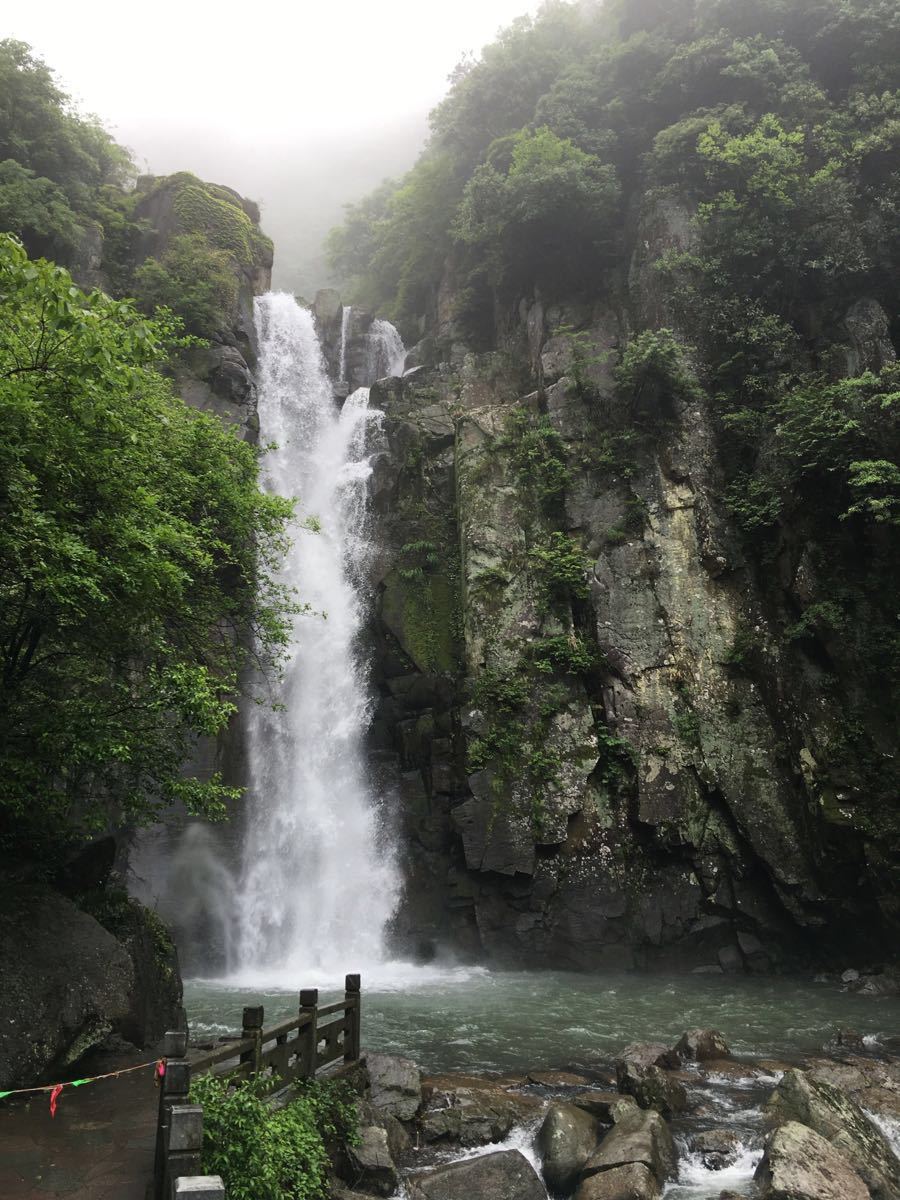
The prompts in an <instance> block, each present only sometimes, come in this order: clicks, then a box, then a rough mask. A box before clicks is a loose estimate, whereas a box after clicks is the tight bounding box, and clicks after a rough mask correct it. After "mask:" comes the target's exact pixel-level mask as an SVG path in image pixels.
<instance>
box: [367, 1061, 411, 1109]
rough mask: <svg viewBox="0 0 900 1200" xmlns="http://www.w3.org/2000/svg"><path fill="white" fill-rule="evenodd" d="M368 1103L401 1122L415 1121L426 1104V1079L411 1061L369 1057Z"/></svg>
mask: <svg viewBox="0 0 900 1200" xmlns="http://www.w3.org/2000/svg"><path fill="white" fill-rule="evenodd" d="M366 1071H367V1072H368V1076H369V1094H368V1096H367V1099H368V1101H369V1103H370V1104H371V1105H372V1107H373V1108H375V1109H377V1110H378V1111H379V1112H381V1113H385V1114H387V1115H388V1116H391V1117H396V1118H397V1119H398V1120H399V1121H411V1120H412V1119H413V1117H414V1116H415V1115H416V1113H417V1112H418V1111H419V1106H420V1105H421V1103H422V1075H421V1072H420V1071H419V1068H418V1067H417V1066H416V1064H415V1063H414V1062H413V1061H412V1060H411V1059H409V1058H398V1057H395V1056H394V1055H391V1054H371V1053H367V1054H366Z"/></svg>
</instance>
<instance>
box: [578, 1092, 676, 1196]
mask: <svg viewBox="0 0 900 1200" xmlns="http://www.w3.org/2000/svg"><path fill="white" fill-rule="evenodd" d="M632 1163H639V1164H640V1165H641V1166H643V1167H646V1169H647V1170H648V1171H649V1172H650V1174H651V1175H652V1176H653V1178H654V1179H655V1180H656V1182H657V1183H658V1184H659V1185H660V1186H662V1185H663V1184H664V1183H665V1182H666V1181H667V1180H668V1179H672V1178H674V1176H675V1172H676V1169H677V1166H678V1156H677V1153H676V1151H675V1143H674V1141H673V1139H672V1135H671V1133H670V1132H669V1127H668V1125H667V1124H666V1123H665V1121H664V1120H663V1119H662V1117H661V1116H660V1115H659V1113H658V1112H652V1111H651V1112H645V1111H644V1110H642V1109H633V1110H631V1111H629V1112H625V1113H624V1114H623V1115H622V1116H621V1117H620V1118H619V1119H618V1120H617V1121H616V1123H615V1125H613V1127H612V1129H611V1130H610V1131H609V1133H607V1135H606V1136H605V1137H604V1139H603V1141H602V1142H601V1143H600V1146H599V1147H598V1149H597V1150H595V1151H594V1153H593V1154H592V1155H591V1157H590V1158H589V1159H588V1161H587V1162H586V1163H585V1165H584V1170H583V1174H584V1176H585V1177H587V1176H589V1175H597V1174H599V1173H600V1172H607V1171H611V1170H612V1169H613V1168H614V1167H625V1166H628V1165H629V1164H632Z"/></svg>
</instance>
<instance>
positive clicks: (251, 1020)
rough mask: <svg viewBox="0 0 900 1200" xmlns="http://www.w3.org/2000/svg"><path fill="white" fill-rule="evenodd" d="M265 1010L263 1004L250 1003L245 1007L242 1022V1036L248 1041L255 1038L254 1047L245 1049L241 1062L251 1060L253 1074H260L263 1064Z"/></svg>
mask: <svg viewBox="0 0 900 1200" xmlns="http://www.w3.org/2000/svg"><path fill="white" fill-rule="evenodd" d="M264 1016H265V1010H264V1009H263V1006H262V1005H261V1004H253V1005H249V1006H248V1007H247V1008H245V1009H244V1018H243V1020H242V1022H241V1026H242V1028H241V1038H242V1040H244V1041H246V1040H247V1039H249V1038H253V1043H254V1045H253V1049H252V1050H244V1051H242V1053H241V1062H242V1063H246V1062H249V1063H251V1064H252V1067H251V1072H252V1074H253V1075H258V1074H259V1072H260V1068H261V1066H262V1062H261V1055H262V1032H263V1018H264Z"/></svg>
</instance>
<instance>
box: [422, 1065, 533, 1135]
mask: <svg viewBox="0 0 900 1200" xmlns="http://www.w3.org/2000/svg"><path fill="white" fill-rule="evenodd" d="M425 1095H426V1100H425V1104H424V1107H423V1110H422V1112H421V1114H420V1116H419V1122H418V1124H419V1129H420V1131H421V1134H422V1137H423V1138H424V1140H425V1141H426V1142H442V1141H448V1142H458V1143H459V1144H460V1145H461V1146H483V1145H485V1144H486V1143H487V1142H499V1141H502V1140H503V1138H505V1137H506V1136H507V1134H509V1133H510V1131H511V1130H512V1128H513V1126H514V1125H516V1124H517V1123H519V1122H520V1121H522V1120H523V1119H524V1118H525V1117H527V1116H528V1115H529V1114H530V1113H531V1112H532V1111H533V1110H534V1109H536V1108H538V1107H539V1106H540V1101H539V1100H538V1099H537V1098H536V1097H534V1096H525V1095H521V1094H517V1093H511V1092H507V1091H506V1090H505V1089H504V1088H502V1087H498V1086H496V1085H493V1084H491V1083H490V1082H485V1083H484V1084H483V1085H481V1084H478V1083H477V1081H475V1080H472V1081H471V1086H467V1085H466V1084H465V1083H462V1082H460V1083H456V1082H455V1081H453V1080H452V1079H448V1080H445V1081H444V1082H443V1083H442V1084H441V1085H440V1086H437V1087H435V1086H429V1087H428V1088H426V1090H425Z"/></svg>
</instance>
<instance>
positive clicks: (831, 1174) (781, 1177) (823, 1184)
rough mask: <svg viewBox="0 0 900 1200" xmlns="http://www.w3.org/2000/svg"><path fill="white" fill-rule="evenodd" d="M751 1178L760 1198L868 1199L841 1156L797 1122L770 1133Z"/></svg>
mask: <svg viewBox="0 0 900 1200" xmlns="http://www.w3.org/2000/svg"><path fill="white" fill-rule="evenodd" d="M755 1178H756V1182H757V1184H758V1185H759V1187H760V1188H761V1190H762V1198H763V1200H869V1189H868V1188H867V1187H866V1185H865V1184H864V1183H863V1181H862V1179H860V1177H859V1175H858V1174H857V1173H856V1171H854V1170H853V1168H852V1167H851V1165H850V1163H849V1162H848V1161H847V1159H846V1158H845V1157H844V1155H843V1154H841V1153H839V1152H838V1151H837V1150H835V1148H834V1147H833V1146H832V1145H831V1144H830V1143H829V1142H827V1141H826V1140H825V1139H824V1138H823V1137H820V1135H819V1134H818V1133H816V1132H815V1130H813V1129H810V1128H809V1127H808V1126H806V1125H801V1124H799V1123H798V1122H797V1121H788V1123H787V1124H786V1125H782V1126H781V1128H780V1129H777V1130H776V1131H775V1132H774V1133H773V1134H771V1135H770V1137H769V1139H768V1141H767V1143H766V1149H765V1153H764V1154H763V1157H762V1161H761V1162H760V1164H759V1166H758V1167H757V1169H756V1176H755ZM893 1194H894V1195H896V1193H893Z"/></svg>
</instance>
